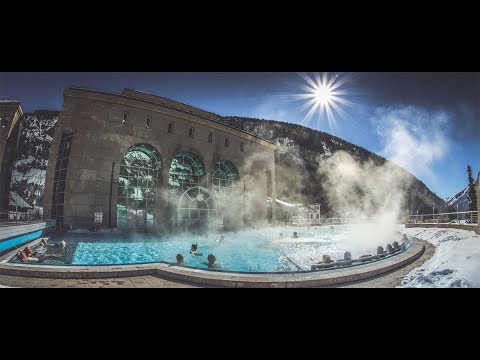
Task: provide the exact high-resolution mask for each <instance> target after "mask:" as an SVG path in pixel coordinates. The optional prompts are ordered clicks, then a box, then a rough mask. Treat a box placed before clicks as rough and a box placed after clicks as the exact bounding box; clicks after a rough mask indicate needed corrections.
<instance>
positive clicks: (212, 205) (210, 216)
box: [178, 186, 218, 230]
mask: <svg viewBox="0 0 480 360" xmlns="http://www.w3.org/2000/svg"><path fill="white" fill-rule="evenodd" d="M217 221H218V219H217V203H216V200H215V196H214V195H213V194H212V193H211V192H210V191H209V190H207V189H205V188H202V187H200V186H195V187H191V188H189V189H187V190H186V191H185V192H184V193H183V194H182V195H181V196H180V199H179V201H178V224H179V229H182V230H193V229H194V228H199V227H204V226H208V224H209V223H210V224H216V222H217Z"/></svg>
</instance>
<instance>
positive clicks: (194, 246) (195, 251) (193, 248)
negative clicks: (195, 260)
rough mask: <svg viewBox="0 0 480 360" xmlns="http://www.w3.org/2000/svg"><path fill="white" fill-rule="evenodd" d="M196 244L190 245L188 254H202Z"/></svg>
mask: <svg viewBox="0 0 480 360" xmlns="http://www.w3.org/2000/svg"><path fill="white" fill-rule="evenodd" d="M197 249H198V244H192V247H191V248H190V254H193V255H195V256H202V255H203V254H202V253H199V252H198V250H197Z"/></svg>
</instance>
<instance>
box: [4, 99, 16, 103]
mask: <svg viewBox="0 0 480 360" xmlns="http://www.w3.org/2000/svg"><path fill="white" fill-rule="evenodd" d="M19 102H20V101H19V100H2V99H0V103H19Z"/></svg>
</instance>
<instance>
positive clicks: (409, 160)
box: [372, 106, 451, 180]
mask: <svg viewBox="0 0 480 360" xmlns="http://www.w3.org/2000/svg"><path fill="white" fill-rule="evenodd" d="M372 122H373V124H374V126H375V128H376V131H377V134H378V135H379V137H380V142H381V144H382V146H383V150H382V151H381V155H382V156H384V157H386V158H387V159H389V160H391V161H393V162H395V163H397V164H398V165H400V166H402V167H404V168H405V169H407V170H408V171H410V172H411V173H413V174H415V175H416V176H417V177H422V176H424V177H427V178H429V179H430V180H433V179H434V177H435V176H434V172H433V167H434V165H436V164H437V163H439V162H440V161H441V160H442V159H443V158H444V157H445V155H446V154H447V153H448V151H449V148H450V146H451V140H450V139H449V132H450V124H451V116H450V114H448V113H447V112H444V111H428V110H426V109H423V108H420V107H417V106H390V107H379V108H377V109H376V110H375V112H374V116H373V118H372Z"/></svg>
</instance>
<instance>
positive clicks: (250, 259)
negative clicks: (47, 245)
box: [65, 226, 387, 272]
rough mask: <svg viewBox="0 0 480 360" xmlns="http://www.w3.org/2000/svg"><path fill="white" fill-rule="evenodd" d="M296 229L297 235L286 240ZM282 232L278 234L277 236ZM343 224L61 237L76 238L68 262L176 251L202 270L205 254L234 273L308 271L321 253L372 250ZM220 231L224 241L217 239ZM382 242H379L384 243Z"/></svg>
mask: <svg viewBox="0 0 480 360" xmlns="http://www.w3.org/2000/svg"><path fill="white" fill-rule="evenodd" d="M293 231H297V232H298V235H299V238H298V239H292V238H290V237H291V236H292V234H293ZM280 233H283V235H284V238H283V239H281V238H280ZM356 233H357V232H355V231H353V230H352V229H351V228H349V227H347V226H336V227H333V228H332V227H330V226H324V227H318V228H317V229H315V228H311V229H306V228H290V227H288V228H269V229H264V230H249V231H239V232H236V233H233V232H232V233H222V234H210V235H185V234H183V235H176V236H170V237H165V238H160V239H159V238H152V237H143V236H140V235H137V236H133V237H132V236H131V235H129V238H127V239H126V238H121V237H116V236H115V235H111V236H110V235H106V236H107V238H105V237H104V236H100V237H95V238H94V239H92V238H87V237H82V236H81V235H80V234H77V235H75V236H72V237H71V238H69V237H67V238H65V240H66V241H67V242H72V241H73V242H76V246H75V250H74V253H73V256H72V257H71V264H73V265H111V264H135V263H152V262H161V261H163V262H168V263H175V262H176V255H177V254H178V253H180V254H182V255H183V256H184V261H185V265H186V266H189V267H195V268H202V269H207V268H208V265H206V264H203V262H207V256H208V254H210V253H212V254H214V255H215V256H216V259H217V261H216V263H218V264H219V265H220V269H221V270H226V271H237V272H292V271H299V270H309V269H310V266H311V265H312V264H313V263H314V262H318V261H319V260H321V257H322V255H323V254H329V255H330V256H331V257H332V259H339V258H342V257H343V254H344V252H345V251H347V250H348V251H350V252H351V253H352V256H353V257H359V256H360V255H365V254H370V253H371V254H373V253H375V249H376V245H375V244H373V243H365V242H361V241H360V240H358V241H355V240H356V239H354V237H355V234H356ZM220 235H223V236H224V237H225V240H224V242H218V241H217V240H218V239H219V237H220ZM192 243H198V251H199V252H200V253H202V254H203V255H202V256H195V255H192V254H190V253H189V251H190V246H191V244H192ZM386 243H387V242H386V241H385V240H384V243H383V244H378V245H382V246H384V247H385V245H386Z"/></svg>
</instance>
